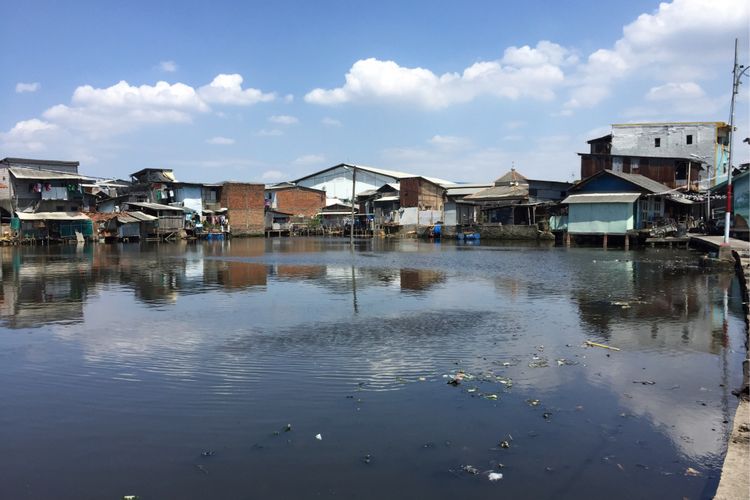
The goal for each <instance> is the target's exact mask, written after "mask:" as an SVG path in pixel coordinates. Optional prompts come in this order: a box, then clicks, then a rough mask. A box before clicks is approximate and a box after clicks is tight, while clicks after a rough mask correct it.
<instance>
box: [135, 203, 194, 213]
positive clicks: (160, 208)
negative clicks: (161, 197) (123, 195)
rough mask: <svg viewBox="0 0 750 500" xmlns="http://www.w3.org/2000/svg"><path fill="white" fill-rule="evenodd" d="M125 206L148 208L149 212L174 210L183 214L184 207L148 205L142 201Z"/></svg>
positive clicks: (158, 204) (159, 204)
mask: <svg viewBox="0 0 750 500" xmlns="http://www.w3.org/2000/svg"><path fill="white" fill-rule="evenodd" d="M123 205H129V206H131V207H140V208H147V209H149V210H172V211H174V212H182V207H170V206H169V205H162V204H161V203H146V202H141V201H128V202H125V203H123Z"/></svg>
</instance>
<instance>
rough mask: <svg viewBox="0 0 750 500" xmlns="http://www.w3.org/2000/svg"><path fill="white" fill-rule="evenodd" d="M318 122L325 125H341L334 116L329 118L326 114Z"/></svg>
mask: <svg viewBox="0 0 750 500" xmlns="http://www.w3.org/2000/svg"><path fill="white" fill-rule="evenodd" d="M320 123H322V124H323V125H325V126H326V127H340V126H341V122H340V121H339V120H337V119H335V118H330V117H328V116H326V117H325V118H323V119H322V120H320Z"/></svg>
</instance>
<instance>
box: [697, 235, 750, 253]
mask: <svg viewBox="0 0 750 500" xmlns="http://www.w3.org/2000/svg"><path fill="white" fill-rule="evenodd" d="M693 242H695V243H697V245H699V246H704V247H710V248H713V249H715V250H718V249H719V248H721V247H722V246H723V245H724V237H723V236H703V235H692V234H691V235H690V244H691V246H696V245H695V244H693ZM729 245H730V247H731V248H732V250H734V251H735V252H737V253H739V254H740V256H742V254H745V253H748V252H750V242H747V241H744V240H738V239H737V238H729Z"/></svg>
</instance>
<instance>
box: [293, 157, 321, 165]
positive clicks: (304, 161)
mask: <svg viewBox="0 0 750 500" xmlns="http://www.w3.org/2000/svg"><path fill="white" fill-rule="evenodd" d="M325 161H326V158H325V156H322V155H315V154H310V155H304V156H300V157H299V158H297V159H296V160H294V161H293V162H292V163H293V164H294V165H299V166H310V165H319V164H321V163H324V162H325Z"/></svg>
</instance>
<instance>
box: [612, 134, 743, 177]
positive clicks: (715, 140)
mask: <svg viewBox="0 0 750 500" xmlns="http://www.w3.org/2000/svg"><path fill="white" fill-rule="evenodd" d="M727 133H728V127H727V126H726V125H724V124H722V123H714V122H706V123H652V124H632V125H629V124H622V125H613V126H612V155H613V156H616V155H629V156H658V157H678V158H691V156H690V155H691V154H693V155H696V156H699V157H705V162H706V163H707V164H708V165H709V167H710V173H711V176H712V177H713V176H715V174H719V176H720V177H723V178H725V176H726V172H725V166H726V165H725V164H724V162H725V161H726V147H725V146H724V145H723V143H724V142H725V141H726V136H727ZM688 136H691V137H692V144H688V143H687V142H688ZM656 139H659V143H660V144H659V147H656V146H655V140H656ZM716 165H719V167H720V168H719V170H718V172H717V171H716V169H715V167H716ZM704 177H707V176H705V175H704ZM717 181H718V182H721V178H720V179H717ZM711 185H715V183H712V184H711Z"/></svg>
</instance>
